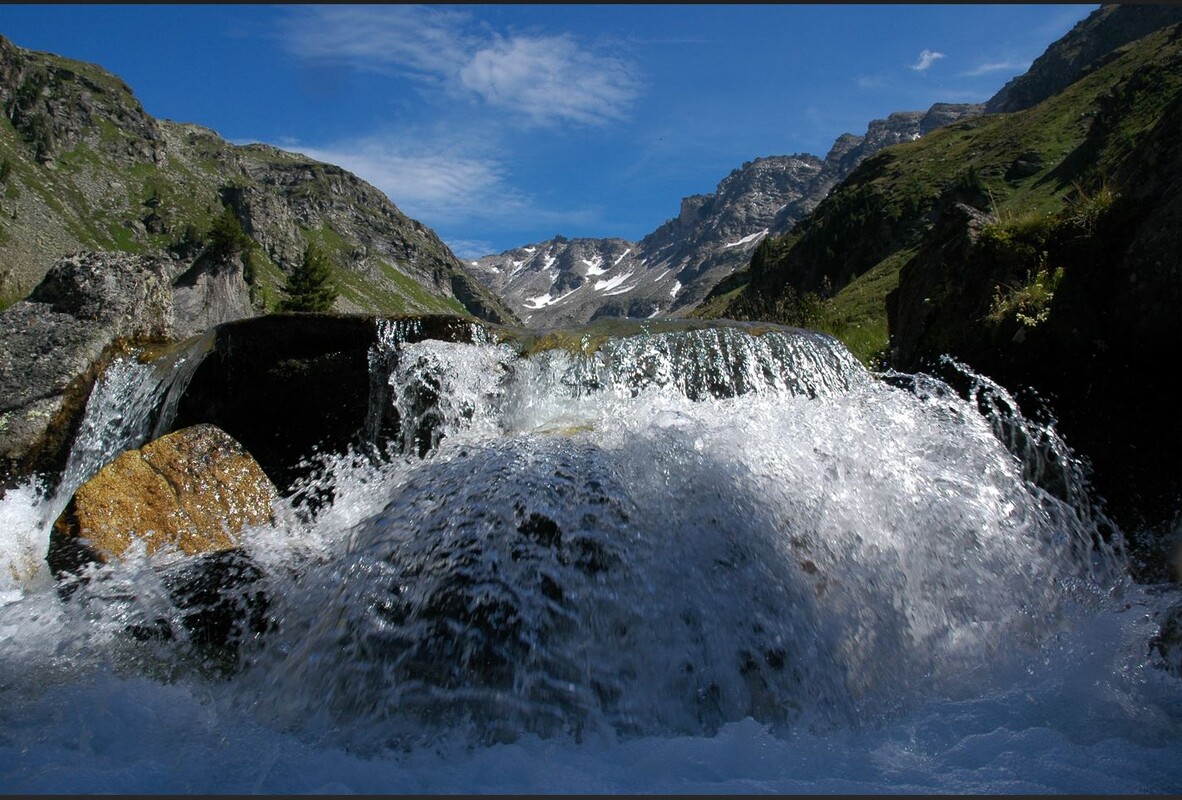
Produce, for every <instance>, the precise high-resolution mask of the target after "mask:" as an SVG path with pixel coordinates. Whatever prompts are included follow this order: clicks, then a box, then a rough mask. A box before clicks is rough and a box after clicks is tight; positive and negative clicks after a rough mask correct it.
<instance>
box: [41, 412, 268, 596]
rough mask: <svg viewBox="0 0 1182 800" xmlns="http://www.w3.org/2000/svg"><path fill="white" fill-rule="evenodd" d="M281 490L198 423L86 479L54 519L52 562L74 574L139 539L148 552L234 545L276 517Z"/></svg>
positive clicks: (226, 439)
mask: <svg viewBox="0 0 1182 800" xmlns="http://www.w3.org/2000/svg"><path fill="white" fill-rule="evenodd" d="M276 495H277V493H276V490H275V487H274V485H273V484H272V483H271V481H270V480H269V479H268V478H267V476H266V475H265V474H264V473H263V471H262V469H261V468H260V467H259V465H258V463H257V462H255V460H254V459H253V458H252V457H251V456H250V454H249V453H247V452H246V451H245V450H244V449H243V448H242V445H240V444H239V443H238V442H237V441H235V440H234V439H233V438H231V437H230V436H229V435H227V434H226V433H225V432H224V431H221V430H219V429H218V428H216V427H214V426H212V425H197V426H193V427H191V428H186V429H183V430H180V431H176V432H174V433H170V434H168V435H167V436H163V437H161V438H160V439H157V440H156V441H154V442H151V443H149V444H147V445H145V446H144V447H143V448H142V449H140V450H130V451H128V452H126V453H124V454H122V455H121V456H119V457H118V458H116V459H115V460H114V461H112V462H111V463H110V464H108V465H107V466H105V467H104V468H103V469H102V470H100V471H99V472H98V474H97V475H95V476H94V477H93V478H91V479H90V480H89V481H87V482H86V483H84V484H83V485H82V486H81V487H80V488H79V489H78V491H77V492H76V493H75V494H74V497H73V499H71V500H70V503H69V505H68V506H67V507H66V509H65V511H63V512H62V514H61V516H59V517H58V519H57V521H56V522H54V526H53V531H52V533H51V535H50V544H49V554H48V556H47V560H48V562H49V566H50V568H51V569H52V570H53V571H54V573H56V574H62V573H74V572H77V571H78V569H79V568H80V567H81V566H82V565H84V564H85V563H87V562H91V561H100V562H103V561H108V560H110V559H112V558H118V557H119V556H120V555H122V554H123V553H125V552H126V551H127V549H128V548H129V547H130V546H131V545H132V543H133V542H134V541H137V540H139V541H143V542H144V543H145V544H146V546H147V549H148V552H149V553H152V552H155V551H156V550H159V549H160V548H162V547H175V548H177V549H178V550H180V551H181V552H183V553H186V554H188V555H196V554H200V553H210V552H215V551H219V550H227V549H229V548H232V547H235V546H236V545H237V544H238V535H239V533H240V532H241V531H242V529H243V528H244V527H246V526H249V525H258V524H262V523H265V522H267V521H268V520H270V518H271V513H272V512H271V503H272V501H273V500H274V499H275V497H276Z"/></svg>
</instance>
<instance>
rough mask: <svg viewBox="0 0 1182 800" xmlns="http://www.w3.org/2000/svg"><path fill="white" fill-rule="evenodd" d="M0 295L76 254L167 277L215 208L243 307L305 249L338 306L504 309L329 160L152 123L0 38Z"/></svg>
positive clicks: (111, 83) (271, 301)
mask: <svg viewBox="0 0 1182 800" xmlns="http://www.w3.org/2000/svg"><path fill="white" fill-rule="evenodd" d="M0 103H2V104H3V110H4V114H3V115H2V116H0V297H3V298H4V300H5V304H7V303H11V302H12V301H14V300H16V299H19V298H21V297H24V296H25V295H27V294H28V293H29V291H30V290H32V289H33V287H34V286H36V285H37V283H38V282H39V281H40V280H41V278H42V276H44V275H45V273H46V272H47V271H48V270H49V268H50V267H51V266H52V265H53V264H54V263H55V262H56V261H57V260H58V259H59V258H61V257H63V256H65V255H67V254H70V253H72V252H74V251H78V250H96V251H123V252H128V253H134V254H145V255H167V256H170V257H171V260H172V261H173V262H174V263H175V270H174V272H175V276H174V277H179V276H180V275H183V274H184V273H186V271H188V269H189V267H190V266H191V264H192V262H193V261H194V259H195V258H196V257H197V256H198V255H199V254H200V253H201V252H202V251H203V250H204V249H205V248H206V245H207V244H208V236H209V231H210V229H211V226H212V224H213V221H214V220H215V219H217V218H218V216H219V215H220V214H222V212H223V209H226V208H228V209H230V210H231V211H232V213H233V215H234V216H235V218H236V219H237V221H238V223H239V224H240V225H241V227H242V228H243V229H244V231H245V232H246V234H247V235H248V236H249V237H250V239H251V240H252V241H253V245H252V246H251V253H250V257H249V258H248V259H246V261H245V263H244V264H243V275H242V280H243V281H244V282H245V283H247V284H249V286H244V287H243V288H242V290H243V291H244V292H247V291H248V292H249V295H250V298H249V299H250V303H251V305H252V306H253V309H254V311H255V312H263V311H266V310H272V309H274V308H275V307H276V305H277V303H278V301H279V300H280V299H282V294H281V292H280V287H281V286H282V285H283V284H284V282H285V276H286V274H288V273H289V272H290V271H291V270H292V268H293V267H294V266H295V265H297V264H298V263H299V261H300V259H301V257H302V254H303V251H304V249H305V248H306V247H307V246H308V244H309V243H312V242H315V243H317V244H318V245H320V246H321V247H322V249H324V250H325V251H326V252H327V254H328V256H329V258H330V261H331V262H332V265H333V267H334V272H335V276H334V277H335V279H336V283H337V285H338V287H339V289H340V296H339V298H338V300H337V303H336V306H335V308H336V310H338V311H345V312H379V313H395V312H403V311H407V312H415V311H418V312H428V311H438V312H449V313H468V314H472V315H475V316H478V317H482V318H485V319H489V320H492V321H512V319H513V318H512V314H511V312H509V311H508V310H507V309H506V308H505V307H504V306H503V305H502V304H501V303H500V302H499V301H498V300H497V299H496V298H495V297H494V296H492V295H491V294H490V293H489V292H488V291H487V290H486V289H485V288H484V287H483V286H481V285H480V284H479V283H478V282H477V281H475V280H473V278H472V277H471V275H469V273H468V272H467V270H466V269H465V267H464V266H463V265H462V264H461V263H460V262H459V261H458V260H457V259H456V257H455V256H454V255H453V254H452V253H451V251H450V250H449V249H448V247H447V246H446V245H445V244H444V243H443V242H442V241H441V240H440V239H439V237H438V236H436V235H435V233H434V232H433V231H431V230H430V229H428V228H427V227H426V226H424V225H423V224H422V223H420V222H417V221H415V220H413V219H410V218H409V217H407V216H406V215H405V214H403V213H402V212H401V211H399V210H398V208H397V207H396V206H395V205H394V204H393V203H392V202H390V200H389V198H388V197H386V196H385V195H384V194H383V193H382V192H381V191H379V190H378V189H376V188H374V187H373V186H371V185H369V184H368V183H366V182H364V181H362V180H361V179H359V178H357V177H356V176H354V175H352V174H350V173H348V172H346V171H345V170H343V169H341V168H340V167H336V166H332V165H330V164H323V163H320V162H317V161H313V160H311V159H309V158H306V157H304V156H302V155H299V154H296V153H290V152H286V151H283V150H279V149H276V148H274V147H269V146H267V145H262V144H252V145H244V146H240V145H234V144H230V143H229V142H226V141H225V140H223V139H222V138H221V137H219V136H218V135H217V134H216V133H215V132H214V131H211V130H209V129H207V128H203V127H200V126H198V125H191V124H184V123H177V122H171V121H168V120H158V119H154V118H153V117H151V116H150V115H148V114H147V113H146V112H145V111H144V109H143V106H142V105H141V104H140V102H139V101H138V100H137V99H136V98H135V96H134V95H133V94H132V91H131V89H130V88H129V87H128V86H127V85H126V84H125V83H124V82H123V81H122V80H120V79H119V78H118V77H116V76H114V75H112V74H110V73H108V72H106V71H104V70H102V69H101V68H99V67H97V66H94V65H91V64H85V63H82V62H79V61H73V60H70V59H67V58H62V57H60V56H57V55H53V54H50V53H39V52H33V51H29V50H25V49H23V48H20V47H17V46H16V45H14V44H12V43H11V42H9V41H8V40H6V39H4V38H3V37H0Z"/></svg>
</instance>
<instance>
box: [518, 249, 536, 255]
mask: <svg viewBox="0 0 1182 800" xmlns="http://www.w3.org/2000/svg"><path fill="white" fill-rule="evenodd" d="M521 249H522V250H524V251H525V252H527V253H529V254H530V255H531V256H532V255H533V254H534V253H536V252H538V248H536V247H523V248H521Z"/></svg>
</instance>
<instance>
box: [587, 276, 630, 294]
mask: <svg viewBox="0 0 1182 800" xmlns="http://www.w3.org/2000/svg"><path fill="white" fill-rule="evenodd" d="M631 277H632V273H631V272H625V273H624V274H623V275H617V276H616V277H614V278H608V279H607V280H606V281H597V282H596V284H595V291H597V292H608V291H611V290H612V289H614V288H616V287H617V286H619V285H620V284H621V283H623V282H624V281H626V280H628V279H629V278H631ZM633 288H635V287H633Z"/></svg>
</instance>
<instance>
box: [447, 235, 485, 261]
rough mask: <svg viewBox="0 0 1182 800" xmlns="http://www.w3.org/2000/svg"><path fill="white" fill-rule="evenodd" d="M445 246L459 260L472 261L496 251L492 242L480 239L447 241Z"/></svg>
mask: <svg viewBox="0 0 1182 800" xmlns="http://www.w3.org/2000/svg"><path fill="white" fill-rule="evenodd" d="M447 246H448V247H450V248H451V251H452V252H453V253H455V254H456V255H457V256H459V257H460V258H463V259H470V260H473V261H475V260H476V259H478V258H480V257H481V256H487V255H492V254H493V252H494V250H495V249H496V248H495V247H494V246H493V243H492V242H486V241H484V240H482V239H448V240H447Z"/></svg>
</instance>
